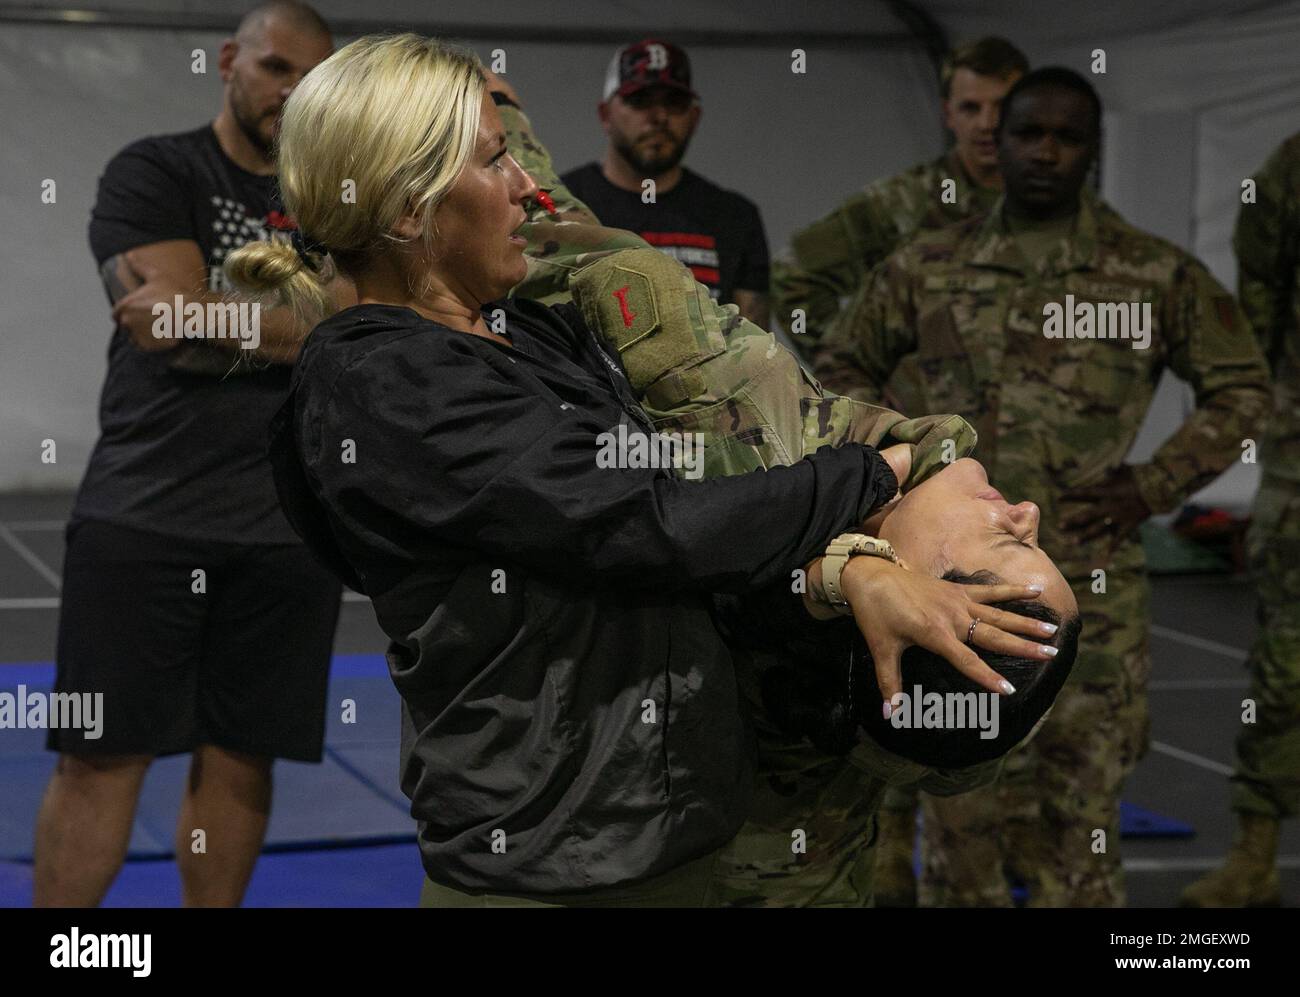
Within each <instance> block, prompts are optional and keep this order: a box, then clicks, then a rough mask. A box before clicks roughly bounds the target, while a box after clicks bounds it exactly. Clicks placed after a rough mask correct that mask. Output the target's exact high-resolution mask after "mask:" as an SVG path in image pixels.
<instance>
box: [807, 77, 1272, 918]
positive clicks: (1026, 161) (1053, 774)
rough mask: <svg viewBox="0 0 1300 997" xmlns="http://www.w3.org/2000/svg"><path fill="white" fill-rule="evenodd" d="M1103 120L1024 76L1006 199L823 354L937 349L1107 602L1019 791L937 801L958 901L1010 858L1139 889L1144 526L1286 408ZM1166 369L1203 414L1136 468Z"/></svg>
mask: <svg viewBox="0 0 1300 997" xmlns="http://www.w3.org/2000/svg"><path fill="white" fill-rule="evenodd" d="M1100 119H1101V105H1100V101H1099V100H1098V97H1097V94H1096V92H1095V91H1094V90H1093V88H1092V85H1091V84H1090V83H1089V82H1088V81H1087V80H1086V79H1084V78H1083V77H1081V76H1080V75H1079V74H1078V73H1075V72H1073V71H1072V70H1069V69H1064V68H1059V67H1053V68H1047V69H1038V70H1035V71H1034V72H1032V73H1029V74H1027V75H1026V76H1024V77H1023V78H1022V79H1021V80H1020V81H1019V82H1018V83H1016V85H1015V86H1014V87H1012V88H1011V90H1010V91H1009V92H1008V94H1007V96H1006V98H1005V100H1004V101H1003V106H1002V118H1001V123H1000V125H999V131H998V150H999V163H1000V168H1001V172H1002V177H1003V181H1004V184H1005V194H1004V196H1003V198H1002V199H1001V200H1000V201H999V202H998V204H997V205H996V206H995V207H994V208H993V210H991V211H990V212H989V213H988V214H987V215H983V216H977V217H975V218H971V219H968V220H967V221H964V222H960V223H958V224H956V225H951V226H949V227H947V228H943V229H939V230H937V231H933V232H924V233H921V234H919V235H918V236H917V237H915V238H914V239H913V240H912V241H911V242H909V243H907V244H906V245H905V246H904V247H903V248H901V249H899V250H898V251H896V252H895V253H893V254H892V255H891V256H889V257H888V258H887V259H886V260H885V261H884V262H883V263H882V264H881V265H880V266H879V267H877V268H876V269H875V271H873V273H872V274H871V276H870V278H869V279H868V280H867V281H866V282H865V283H864V284H863V285H862V287H861V288H860V289H859V291H858V293H857V295H856V296H855V297H854V298H853V300H852V301H851V302H850V304H849V306H848V308H847V309H846V310H845V312H844V314H843V315H842V316H841V318H840V320H839V322H838V323H837V324H836V325H834V326H833V327H832V328H831V330H830V332H829V333H828V335H827V337H826V338H825V339H824V340H823V341H822V342H821V343H819V344H817V348H816V354H817V361H818V362H817V364H816V372H817V375H818V377H819V379H820V380H821V382H822V384H823V385H824V386H825V387H826V388H827V390H830V391H835V392H838V393H841V394H849V395H853V396H856V397H862V398H863V399H864V400H871V399H874V398H876V397H878V392H879V391H880V389H881V387H882V386H883V385H884V383H885V381H886V380H887V379H888V377H889V376H890V374H891V373H892V372H893V370H894V368H895V366H896V365H897V363H898V361H899V359H900V358H901V357H903V356H906V355H911V356H914V357H915V358H916V360H917V361H918V368H919V371H920V373H921V374H922V378H921V380H920V382H919V383H920V387H921V390H922V392H923V397H922V399H921V404H922V405H923V406H926V407H925V408H923V409H922V411H948V412H959V413H961V414H962V415H963V416H964V417H965V418H967V419H968V420H969V421H970V422H971V423H972V424H974V426H975V429H976V431H977V432H978V434H979V451H978V453H979V456H980V459H981V461H982V462H983V463H984V464H985V466H987V467H988V468H989V474H990V477H994V478H995V480H997V482H998V484H999V486H1000V487H1001V488H1003V489H1005V490H1006V492H1007V494H1010V495H1015V496H1016V497H1017V498H1018V499H1029V500H1031V501H1033V502H1034V503H1035V504H1037V505H1038V506H1039V508H1040V509H1041V510H1042V522H1041V533H1040V535H1041V543H1042V546H1043V548H1044V549H1045V550H1047V551H1049V552H1050V553H1051V554H1052V555H1053V557H1054V558H1055V559H1056V561H1057V564H1058V566H1059V567H1060V569H1061V572H1062V573H1063V574H1064V575H1065V576H1066V578H1067V579H1068V580H1069V582H1070V585H1071V588H1072V589H1073V590H1074V593H1075V596H1076V598H1077V599H1078V603H1079V609H1080V611H1081V613H1082V614H1083V620H1084V633H1085V634H1086V635H1087V636H1086V638H1085V640H1084V642H1083V646H1082V647H1081V648H1080V652H1079V661H1078V664H1077V665H1076V666H1075V669H1074V673H1073V675H1072V676H1071V678H1070V681H1069V682H1068V683H1067V684H1066V686H1065V688H1064V689H1062V691H1061V694H1060V696H1059V697H1058V698H1057V701H1056V705H1055V707H1054V710H1053V712H1052V714H1051V715H1050V716H1049V717H1048V719H1047V720H1046V721H1045V722H1044V724H1043V726H1042V728H1041V730H1040V731H1039V732H1038V735H1037V736H1036V738H1035V739H1034V740H1032V741H1030V742H1029V743H1028V744H1027V745H1025V746H1024V747H1022V748H1020V749H1018V750H1017V751H1015V752H1013V753H1012V754H1011V755H1009V756H1008V758H1007V767H1006V770H1005V771H1004V774H1003V776H1002V778H1001V781H1000V782H999V784H998V785H997V786H995V787H993V788H992V789H986V790H976V791H975V792H973V793H968V794H965V795H963V796H960V797H953V798H951V799H948V800H937V799H932V798H927V799H926V800H925V801H924V806H925V814H926V819H925V839H926V868H925V873H924V875H923V879H922V886H923V894H925V893H927V892H928V893H930V894H931V895H930V897H929V899H930V900H932V901H933V902H935V903H936V904H937V905H940V906H960V905H999V904H1000V905H1009V903H1010V893H1009V890H1008V888H1007V885H1006V882H1005V881H1004V879H1003V877H1002V869H1003V867H1004V866H1006V867H1009V868H1012V869H1014V870H1015V871H1016V872H1017V873H1018V874H1019V875H1020V876H1021V878H1023V879H1024V880H1025V881H1026V882H1027V883H1028V884H1029V889H1030V903H1031V905H1042V906H1120V905H1122V904H1123V899H1124V887H1123V874H1122V868H1121V866H1120V862H1119V795H1120V790H1121V787H1122V785H1123V782H1124V779H1125V778H1126V777H1127V775H1128V773H1129V772H1130V771H1131V770H1132V768H1133V766H1134V765H1135V764H1136V762H1137V760H1138V759H1139V758H1140V757H1141V756H1142V754H1143V752H1144V751H1145V749H1146V743H1147V737H1148V726H1147V710H1146V681H1147V676H1148V673H1149V670H1150V653H1149V648H1148V636H1147V627H1148V618H1149V595H1148V586H1147V579H1146V571H1145V563H1144V560H1143V555H1142V545H1141V542H1140V540H1139V538H1138V528H1139V526H1140V525H1141V523H1142V522H1143V521H1144V520H1145V519H1147V518H1148V517H1149V516H1150V515H1151V514H1152V513H1164V512H1171V511H1173V510H1174V509H1176V508H1178V506H1179V505H1180V504H1181V503H1182V501H1183V500H1185V499H1186V498H1187V497H1188V496H1189V495H1190V494H1192V493H1193V492H1195V491H1196V490H1197V489H1199V488H1201V487H1204V486H1205V485H1206V484H1208V483H1209V482H1210V481H1211V480H1213V479H1214V478H1215V477H1217V476H1218V475H1219V474H1220V473H1221V472H1222V471H1224V470H1225V469H1226V468H1227V467H1228V466H1229V465H1230V464H1232V463H1233V462H1234V461H1235V460H1236V459H1237V458H1238V457H1239V455H1240V449H1239V444H1240V441H1241V440H1242V439H1245V438H1247V437H1250V436H1253V435H1254V433H1255V431H1256V429H1257V427H1258V425H1259V423H1260V421H1261V420H1262V418H1263V417H1264V414H1265V412H1266V410H1267V407H1268V402H1269V394H1268V376H1267V368H1266V367H1265V364H1264V360H1263V357H1262V356H1261V354H1260V351H1259V348H1258V346H1257V345H1256V343H1255V341H1254V338H1253V336H1252V334H1251V331H1250V327H1249V325H1248V323H1247V321H1246V319H1245V317H1244V316H1243V315H1242V313H1241V310H1240V308H1238V306H1237V304H1236V302H1235V301H1234V300H1233V298H1232V296H1231V295H1230V294H1229V293H1228V292H1227V291H1226V290H1224V289H1223V287H1222V286H1220V285H1219V283H1218V282H1217V281H1216V280H1215V279H1214V278H1213V276H1211V274H1210V273H1209V271H1208V270H1206V268H1205V267H1204V265H1202V264H1201V263H1200V262H1199V261H1198V260H1196V259H1195V258H1193V257H1192V256H1191V255H1190V254H1188V253H1186V252H1185V251H1183V250H1182V249H1179V248H1178V247H1176V246H1173V245H1171V244H1169V243H1168V242H1165V241H1164V240H1162V239H1158V238H1156V237H1155V236H1153V235H1150V234H1148V233H1146V232H1142V231H1140V230H1139V229H1136V228H1134V227H1133V226H1132V225H1129V224H1128V223H1127V222H1125V221H1124V220H1123V219H1122V218H1120V217H1119V215H1118V214H1116V213H1115V212H1114V211H1113V210H1111V209H1109V208H1107V207H1105V206H1103V205H1101V204H1100V203H1099V202H1098V201H1097V199H1096V198H1089V197H1086V196H1085V195H1084V190H1085V180H1086V178H1087V175H1088V172H1089V169H1090V167H1091V165H1092V163H1093V161H1094V160H1095V158H1096V155H1097V147H1098V140H1099V132H1100ZM1166 368H1168V369H1169V370H1171V371H1172V372H1173V373H1174V374H1176V375H1178V376H1179V377H1180V378H1182V379H1183V380H1184V381H1186V382H1188V383H1190V384H1191V385H1192V386H1193V388H1194V389H1195V392H1196V407H1195V409H1194V410H1193V411H1192V412H1191V414H1190V415H1189V416H1188V417H1187V419H1186V420H1185V422H1184V423H1183V425H1182V426H1181V427H1180V428H1179V429H1178V431H1177V432H1175V433H1174V434H1173V436H1171V437H1170V438H1169V439H1168V440H1167V441H1166V442H1165V443H1164V444H1163V445H1162V446H1161V447H1160V449H1159V450H1157V451H1156V453H1155V454H1154V456H1152V458H1151V459H1150V460H1149V461H1147V462H1145V463H1142V464H1136V465H1130V464H1127V463H1125V460H1124V458H1125V456H1126V455H1127V454H1128V452H1129V450H1130V448H1131V447H1132V443H1133V439H1134V437H1135V436H1136V435H1137V432H1138V429H1139V428H1140V427H1141V424H1142V421H1143V419H1144V417H1145V415H1146V412H1147V409H1148V408H1149V406H1150V403H1151V399H1152V396H1153V394H1154V391H1155V386H1156V384H1157V383H1158V381H1159V379H1160V375H1161V373H1162V371H1163V370H1164V369H1166ZM1034 813H1037V814H1038V816H1037V817H1036V818H1035V819H1030V818H1029V815H1031V814H1034ZM1098 831H1102V832H1104V834H1105V839H1104V844H1105V848H1104V850H1100V851H1099V850H1098V849H1097V848H1096V847H1095V846H1096V845H1097V844H1098V843H1099V842H1101V841H1102V839H1101V838H1100V837H1099V836H1098V835H1097V832H1098ZM936 883H939V884H942V886H943V888H944V889H945V890H946V891H948V892H947V895H944V894H943V893H940V892H938V891H931V890H930V887H931V886H932V885H933V884H936Z"/></svg>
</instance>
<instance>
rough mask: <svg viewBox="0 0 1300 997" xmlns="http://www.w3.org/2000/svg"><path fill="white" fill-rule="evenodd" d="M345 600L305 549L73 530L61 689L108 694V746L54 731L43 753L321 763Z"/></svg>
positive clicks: (91, 527) (107, 528) (82, 525)
mask: <svg viewBox="0 0 1300 997" xmlns="http://www.w3.org/2000/svg"><path fill="white" fill-rule="evenodd" d="M198 569H201V570H202V571H203V572H204V577H203V586H202V587H203V588H204V589H205V591H203V592H201V593H200V592H196V591H195V588H196V587H198V586H196V582H195V575H194V572H195V571H196V570H198ZM341 596H342V590H341V586H340V584H339V582H338V580H337V579H335V578H334V576H333V575H331V574H329V573H328V572H327V571H326V570H325V569H324V568H323V567H321V566H320V564H319V563H318V562H317V561H316V560H315V559H314V558H313V557H312V555H311V554H310V553H309V552H308V550H307V548H306V547H303V546H299V545H284V546H280V545H274V546H272V545H251V544H228V543H216V542H213V541H209V540H190V539H186V538H184V537H170V536H163V535H161V534H156V533H148V532H144V531H142V530H137V529H133V528H129V527H123V526H116V525H112V524H109V523H104V522H98V521H93V520H74V521H73V522H71V523H69V524H68V529H67V550H66V553H65V554H64V559H63V600H62V609H61V611H60V613H59V637H58V652H57V654H56V658H57V662H58V677H57V679H56V682H55V690H56V691H57V692H70V693H86V692H89V693H92V694H93V693H96V692H102V693H103V695H104V698H103V706H102V712H101V718H102V726H101V731H100V736H99V737H98V738H86V737H85V736H84V735H85V732H84V731H82V730H69V729H61V730H55V729H52V730H50V732H49V736H48V737H47V739H46V747H48V748H49V749H50V750H52V751H62V752H67V753H69V754H75V755H124V754H145V755H174V754H178V753H180V752H188V751H193V750H194V748H195V747H196V746H198V745H200V744H212V745H216V746H218V747H222V748H229V749H231V750H233V751H241V752H247V753H249V754H254V755H267V756H272V757H276V758H290V759H294V760H296V761H306V762H314V761H319V760H320V758H321V750H322V747H323V745H324V740H325V694H326V687H327V685H328V682H329V669H330V651H331V648H332V646H333V643H334V628H335V626H336V625H337V623H338V617H339V601H340V598H341Z"/></svg>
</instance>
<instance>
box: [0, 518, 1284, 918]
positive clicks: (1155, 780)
mask: <svg viewBox="0 0 1300 997" xmlns="http://www.w3.org/2000/svg"><path fill="white" fill-rule="evenodd" d="M70 502H71V496H68V495H13V496H0V669H3V663H8V662H29V661H49V660H52V659H53V657H54V641H55V626H56V622H57V618H58V596H59V576H58V572H59V568H60V565H61V563H62V553H63V533H62V526H63V520H64V518H65V517H66V515H67V511H68V508H69V505H70ZM1152 584H1153V590H1154V602H1153V615H1154V618H1153V620H1152V628H1151V644H1152V652H1153V657H1154V663H1153V669H1152V681H1151V695H1150V701H1151V713H1152V721H1151V724H1152V735H1151V736H1152V746H1151V752H1150V754H1149V755H1148V756H1147V757H1146V759H1144V760H1143V762H1142V763H1141V765H1140V766H1139V768H1138V770H1137V772H1136V773H1135V774H1134V776H1133V778H1132V779H1131V780H1130V783H1129V786H1128V788H1127V791H1126V793H1125V799H1126V800H1128V801H1129V802H1131V803H1135V804H1137V805H1139V806H1142V807H1145V808H1146V809H1148V810H1153V811H1155V812H1157V813H1159V814H1162V815H1164V816H1167V817H1172V818H1176V819H1178V820H1182V821H1185V822H1187V823H1190V824H1192V825H1193V826H1194V827H1195V828H1196V832H1197V833H1196V836H1195V837H1194V838H1191V839H1186V840H1132V839H1130V840H1126V841H1125V842H1124V844H1123V850H1124V864H1125V867H1126V869H1127V870H1128V884H1129V899H1130V905H1132V906H1148V907H1149V906H1155V907H1161V906H1170V905H1172V904H1173V903H1175V901H1176V899H1177V896H1178V891H1179V890H1180V889H1181V887H1182V886H1183V885H1184V884H1185V883H1187V882H1188V881H1190V880H1191V879H1193V878H1195V877H1196V876H1197V875H1199V874H1200V872H1201V871H1202V870H1204V869H1207V868H1212V867H1213V866H1214V865H1216V864H1217V860H1218V858H1219V856H1221V855H1222V854H1223V852H1224V851H1225V849H1226V848H1227V845H1228V841H1229V838H1230V836H1231V823H1230V819H1229V813H1228V782H1227V778H1226V776H1227V774H1228V772H1229V771H1230V767H1231V765H1232V760H1233V754H1232V750H1233V749H1232V745H1233V738H1234V736H1235V733H1236V731H1237V729H1238V728H1239V726H1240V712H1241V700H1242V699H1243V698H1244V696H1245V691H1246V674H1245V671H1244V669H1243V667H1242V663H1243V661H1244V659H1245V654H1246V649H1247V648H1248V647H1249V645H1250V641H1251V639H1252V638H1253V636H1254V633H1255V621H1254V597H1253V594H1252V592H1251V590H1250V587H1249V586H1248V585H1247V584H1245V583H1244V582H1243V581H1241V580H1238V579H1229V578H1225V577H1222V576H1214V577H1209V576H1183V577H1158V578H1155V579H1153V583H1152ZM383 647H384V638H383V635H382V634H381V632H380V631H379V629H378V627H377V626H376V625H375V621H374V617H373V614H372V613H371V610H370V607H369V605H368V604H366V603H365V602H364V601H356V600H355V597H353V601H347V602H345V604H344V607H343V616H342V620H341V622H340V625H339V632H338V638H337V640H336V643H335V650H336V651H337V652H338V653H341V654H346V653H377V652H380V651H382V650H383ZM6 686H7V683H5V682H4V680H3V672H2V671H0V689H2V688H5V687H6ZM2 750H3V742H2V741H0V751H2ZM1281 856H1282V858H1281V867H1282V884H1283V893H1284V895H1285V897H1286V899H1287V902H1288V904H1295V903H1297V902H1298V901H1300V827H1298V826H1297V824H1296V822H1290V823H1289V824H1288V825H1287V827H1286V828H1285V830H1284V833H1283V839H1282V848H1281Z"/></svg>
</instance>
